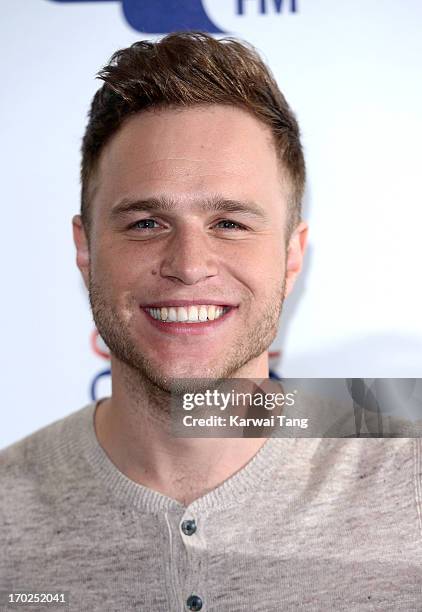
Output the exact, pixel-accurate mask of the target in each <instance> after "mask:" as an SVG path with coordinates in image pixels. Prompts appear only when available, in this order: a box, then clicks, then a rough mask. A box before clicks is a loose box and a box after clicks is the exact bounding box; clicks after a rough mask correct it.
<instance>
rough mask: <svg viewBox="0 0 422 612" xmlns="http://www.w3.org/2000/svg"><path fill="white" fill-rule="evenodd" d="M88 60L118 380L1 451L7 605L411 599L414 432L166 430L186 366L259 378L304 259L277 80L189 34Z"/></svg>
mask: <svg viewBox="0 0 422 612" xmlns="http://www.w3.org/2000/svg"><path fill="white" fill-rule="evenodd" d="M100 77H101V78H102V79H103V81H104V83H103V85H102V87H101V88H100V89H99V91H98V92H97V93H96V95H95V97H94V100H93V102H92V107H91V112H90V116H89V122H88V126H87V129H86V133H85V136H84V140H83V146H82V206H81V215H76V216H75V217H74V219H73V233H74V241H75V245H76V251H77V265H78V267H79V269H80V271H81V273H82V276H83V279H84V282H85V284H86V287H87V289H88V291H89V296H90V302H91V307H92V312H93V316H94V320H95V323H96V326H97V328H98V330H99V332H100V334H101V336H102V338H103V339H104V341H105V342H106V343H107V345H108V346H109V348H110V352H111V366H112V394H111V397H109V398H105V399H103V400H100V401H99V402H96V403H94V404H90V405H88V406H86V407H84V408H82V409H80V410H79V411H77V412H74V413H73V414H71V415H69V416H68V417H66V418H65V419H62V420H60V421H57V422H55V423H53V424H51V425H49V426H48V427H45V428H44V429H42V430H39V431H38V432H35V433H34V434H32V435H30V436H28V437H27V438H25V439H23V440H21V441H19V442H17V443H15V444H14V445H12V446H10V447H9V448H7V449H4V450H3V451H2V452H1V453H0V466H1V471H0V475H1V482H0V485H1V491H2V500H1V504H0V521H1V522H0V541H1V545H2V553H3V554H2V555H1V557H0V589H3V591H2V592H1V593H0V595H1V597H2V601H1V603H2V604H5V603H6V601H8V602H11V601H16V596H15V595H14V594H16V593H19V592H22V591H26V593H29V596H32V600H31V601H32V603H31V609H33V610H45V609H47V604H48V606H52V607H54V609H59V608H61V607H63V605H62V603H61V602H63V601H64V600H65V601H66V602H68V605H69V609H71V610H74V611H75V612H76V611H77V612H80V611H81V610H90V611H92V610H98V611H104V610H107V611H108V610H113V611H114V610H116V611H126V610H138V611H142V612H143V611H148V612H149V611H151V610H163V611H165V612H169V611H171V612H176V611H183V610H201V609H203V610H204V611H205V610H207V611H210V612H211V611H212V612H217V611H222V610H225V611H227V612H251V611H256V612H261V611H263V610H291V611H296V610H299V609H300V610H309V611H315V610H321V611H326V610H336V611H338V610H363V609H365V610H366V609H371V610H380V611H381V610H382V611H385V610H390V609H391V610H392V609H394V610H399V609H400V610H413V609H415V610H416V609H419V608H417V607H415V606H416V602H417V601H418V593H419V591H420V587H419V584H420V570H419V567H420V553H419V547H420V543H419V542H420V537H421V526H420V522H419V521H420V518H419V517H420V512H419V510H418V509H420V495H419V491H420V485H419V488H418V486H415V484H417V482H419V481H417V482H416V480H415V479H416V478H419V476H418V474H420V471H421V469H420V453H419V452H418V451H417V448H416V447H415V448H413V446H412V444H411V441H410V440H409V439H403V440H391V441H387V440H336V439H327V440H321V439H307V440H300V439H294V438H291V439H288V438H276V437H257V438H252V437H250V438H227V437H221V438H218V437H214V438H211V437H209V438H207V437H205V438H204V437H201V438H195V437H175V436H174V435H172V429H171V411H170V399H171V396H172V393H179V394H180V393H182V392H183V391H186V390H187V389H190V388H191V387H190V384H192V381H191V383H190V384H189V382H186V379H202V378H212V379H218V380H220V379H222V378H231V379H235V378H236V379H238V378H244V379H262V378H266V377H268V374H269V370H268V348H269V346H270V344H271V342H272V341H273V339H274V337H275V335H276V332H277V328H278V324H279V318H280V313H281V310H282V304H283V300H284V299H285V297H286V296H287V295H288V294H289V293H290V291H291V290H292V287H293V285H294V282H295V279H296V277H297V275H298V274H299V272H300V270H301V266H302V261H303V256H304V251H305V245H306V236H307V226H306V224H305V223H304V222H303V221H302V220H301V200H302V196H303V190H304V182H305V164H304V159H303V154H302V148H301V144H300V139H299V130H298V125H297V122H296V119H295V117H294V115H293V114H292V112H291V110H290V108H289V106H288V104H287V102H286V100H285V98H284V97H283V95H282V94H281V92H280V91H279V89H278V87H277V85H276V83H275V81H274V79H273V77H272V76H271V74H270V72H269V71H268V69H267V68H266V67H265V65H264V64H263V63H262V61H261V60H260V59H259V57H258V56H257V55H256V53H255V52H254V51H253V50H252V49H251V48H249V47H248V46H247V45H244V44H241V43H239V42H236V41H233V40H221V41H217V40H214V39H213V38H212V37H210V36H207V35H205V34H199V33H196V34H188V33H182V34H173V35H170V36H168V37H165V38H164V39H162V40H161V41H159V42H157V43H151V42H139V43H136V44H134V45H132V46H131V47H130V48H128V49H124V50H122V51H119V52H117V53H116V54H115V55H114V56H113V58H112V60H111V62H110V64H109V65H108V66H106V67H105V68H104V69H103V70H102V71H101V73H100ZM418 512H419V514H418ZM43 593H44V594H45V593H49V594H50V595H51V598H54V599H51V598H50V600H46V599H40V597H41V596H42V594H43ZM31 594H32V595H31ZM10 597H15V599H14V600H11V599H10ZM27 597H28V596H27ZM34 597H37V598H38V599H37V598H35V599H34ZM26 601H28V599H26ZM48 601H50V603H48ZM419 603H420V600H419ZM368 606H369V607H368ZM2 609H3V608H2Z"/></svg>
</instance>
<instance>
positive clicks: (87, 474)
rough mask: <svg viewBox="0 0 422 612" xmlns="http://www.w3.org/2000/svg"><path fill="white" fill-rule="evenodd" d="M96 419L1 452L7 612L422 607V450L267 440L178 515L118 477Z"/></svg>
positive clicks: (1, 583)
mask: <svg viewBox="0 0 422 612" xmlns="http://www.w3.org/2000/svg"><path fill="white" fill-rule="evenodd" d="M94 409H95V405H94V404H90V405H88V406H86V407H85V408H83V409H81V410H79V411H77V412H75V413H73V414H71V415H69V416H68V417H66V418H64V419H61V420H59V421H57V422H55V423H53V424H51V425H49V426H47V427H44V428H43V429H41V430H39V431H37V432H35V433H34V434H31V435H30V436H28V437H26V438H24V439H23V440H20V441H19V442H17V443H15V444H13V445H11V446H9V447H8V448H6V449H4V450H2V451H0V496H1V498H0V547H1V555H0V590H2V592H1V597H2V602H1V604H0V609H1V610H7V609H9V607H8V604H7V603H6V601H7V594H8V593H12V592H16V591H18V590H21V591H22V590H24V591H25V592H33V593H46V592H49V593H63V592H64V593H66V597H67V598H68V602H69V603H68V604H67V605H66V606H65V605H63V604H54V603H52V604H45V603H44V604H27V605H26V606H24V608H22V607H21V608H20V609H25V610H59V609H64V610H72V611H75V612H83V611H87V612H88V611H89V612H92V611H97V610H98V611H101V612H109V611H110V612H111V611H119V612H120V611H126V610H141V611H148V612H149V611H155V610H157V611H161V610H162V611H163V612H182V611H183V610H189V609H191V610H200V609H201V610H203V611H204V612H205V611H209V612H211V611H212V612H217V611H219V612H251V611H253V612H254V611H257V612H258V611H259V612H261V611H265V610H270V611H276V610H277V611H278V610H283V611H297V610H308V611H309V610H312V611H317V610H318V611H319V610H320V611H327V610H336V611H340V610H348V611H350V610H365V611H369V610H380V611H383V612H385V611H387V610H406V611H407V612H409V611H413V610H415V611H416V610H419V611H420V610H422V541H421V449H420V440H419V439H417V438H416V439H410V438H401V439H375V438H370V439H368V438H363V439H346V440H345V439H343V440H341V439H331V438H330V439H320V438H319V439H291V438H270V439H269V440H268V441H267V442H266V443H265V444H264V446H263V447H262V448H261V449H260V450H259V452H258V453H257V454H256V455H255V456H254V457H253V459H252V460H251V461H250V462H249V463H248V464H247V465H246V466H245V467H244V468H243V469H242V470H240V471H239V472H237V473H236V474H235V475H233V476H232V477H231V478H229V479H227V480H226V481H225V482H224V483H223V484H221V485H220V486H218V487H217V488H216V489H214V490H213V491H211V492H210V493H207V494H206V495H204V496H203V497H201V498H199V499H197V500H195V501H194V502H193V503H191V504H190V505H189V506H188V507H184V506H182V505H181V504H179V503H178V502H176V501H175V500H172V499H170V498H168V497H166V496H164V495H161V494H159V493H157V492H155V491H153V490H150V489H148V488H146V487H143V486H141V485H138V484H136V483H135V482H133V481H131V480H129V479H128V478H127V477H126V476H124V475H123V474H122V473H121V472H120V471H119V470H118V469H117V468H116V467H115V466H114V464H113V463H112V462H111V461H110V459H109V458H108V456H107V455H106V453H105V452H104V451H103V449H102V448H101V446H100V445H99V443H98V441H97V438H96V434H95V430H94V425H93V415H94ZM193 521H194V522H193ZM10 609H12V608H10Z"/></svg>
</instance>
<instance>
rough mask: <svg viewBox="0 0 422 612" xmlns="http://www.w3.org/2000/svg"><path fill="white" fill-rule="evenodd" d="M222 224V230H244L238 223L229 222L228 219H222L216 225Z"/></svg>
mask: <svg viewBox="0 0 422 612" xmlns="http://www.w3.org/2000/svg"><path fill="white" fill-rule="evenodd" d="M222 223H224V227H223V228H222V229H235V230H244V229H245V228H244V226H243V225H240V223H236V222H235V221H230V220H229V219H223V220H222V221H219V222H218V223H217V225H221V224H222Z"/></svg>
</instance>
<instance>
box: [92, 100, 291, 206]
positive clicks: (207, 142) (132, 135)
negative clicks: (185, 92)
mask: <svg viewBox="0 0 422 612" xmlns="http://www.w3.org/2000/svg"><path fill="white" fill-rule="evenodd" d="M283 179H284V177H283V172H282V169H281V167H280V162H279V158H278V156H277V153H276V148H275V143H274V139H273V135H272V133H271V130H270V129H269V128H268V127H267V126H266V125H265V124H263V123H262V122H261V121H259V120H258V119H256V118H255V117H253V116H252V115H251V114H250V113H248V112H246V111H244V110H242V109H239V108H235V107H230V106H223V105H221V106H220V105H212V106H205V107H203V106H201V107H191V108H185V109H162V110H151V111H144V112H141V113H138V114H136V115H134V116H132V117H130V118H129V119H127V120H126V121H125V122H124V124H123V126H122V127H121V128H120V129H119V130H118V132H117V133H116V134H115V135H114V136H113V137H112V138H111V140H110V141H109V142H108V143H107V144H106V146H105V147H104V149H103V151H102V153H101V156H100V159H99V164H98V169H97V172H96V177H95V179H94V188H95V196H94V197H95V200H97V201H98V202H101V203H102V205H103V206H107V205H108V204H109V205H110V204H112V203H113V202H115V201H116V200H117V199H119V198H122V197H154V196H156V195H163V194H164V195H165V194H166V193H168V192H171V196H172V197H173V198H175V197H176V198H177V197H179V198H180V199H181V200H186V201H188V200H189V198H196V199H197V198H198V197H201V196H202V195H204V196H207V197H208V196H209V195H214V194H216V195H223V196H225V197H229V198H237V199H242V198H243V199H245V198H246V199H250V198H254V199H257V201H263V202H265V201H266V200H268V199H269V198H271V197H274V196H275V195H276V194H277V195H278V199H279V198H280V194H281V193H282V192H284V191H285V189H284V188H283V187H284V186H285V182H286V181H285V180H283ZM278 205H279V203H278Z"/></svg>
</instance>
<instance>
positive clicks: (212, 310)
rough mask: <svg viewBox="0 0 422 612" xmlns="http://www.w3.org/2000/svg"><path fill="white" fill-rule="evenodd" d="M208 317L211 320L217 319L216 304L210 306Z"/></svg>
mask: <svg viewBox="0 0 422 612" xmlns="http://www.w3.org/2000/svg"><path fill="white" fill-rule="evenodd" d="M208 319H209V321H214V319H215V306H214V305H211V306H208Z"/></svg>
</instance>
